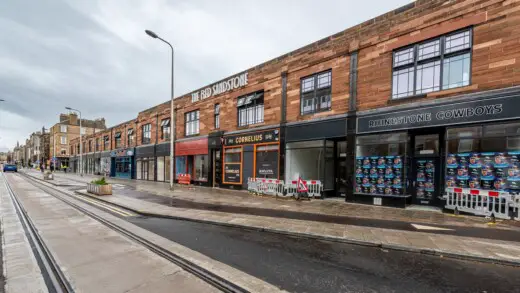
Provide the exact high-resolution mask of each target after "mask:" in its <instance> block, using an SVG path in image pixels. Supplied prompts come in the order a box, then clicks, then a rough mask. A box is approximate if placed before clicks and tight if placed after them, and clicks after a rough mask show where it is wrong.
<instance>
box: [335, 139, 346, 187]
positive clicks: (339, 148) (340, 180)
mask: <svg viewBox="0 0 520 293" xmlns="http://www.w3.org/2000/svg"><path fill="white" fill-rule="evenodd" d="M335 174H336V193H337V195H338V196H343V197H345V196H346V195H347V142H346V141H338V142H337V144H336V173H335Z"/></svg>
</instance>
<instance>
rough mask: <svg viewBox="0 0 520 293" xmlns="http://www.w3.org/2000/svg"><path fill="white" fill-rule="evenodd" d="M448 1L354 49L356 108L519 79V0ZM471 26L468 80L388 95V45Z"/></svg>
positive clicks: (514, 82)
mask: <svg viewBox="0 0 520 293" xmlns="http://www.w3.org/2000/svg"><path fill="white" fill-rule="evenodd" d="M453 3H454V4H453V5H448V4H447V5H444V6H442V7H439V8H438V9H437V10H436V12H434V13H429V14H425V15H422V16H418V17H416V18H414V19H411V20H409V21H407V22H403V23H401V24H400V25H396V26H392V27H391V28H390V29H389V31H388V32H387V34H386V35H388V36H395V37H393V38H388V39H386V40H384V41H382V42H374V43H373V44H371V45H369V46H366V47H365V48H362V49H361V50H360V51H359V64H358V65H359V66H358V110H368V109H374V108H380V107H385V106H388V105H395V104H405V103H409V102H416V101H418V100H427V99H438V98H445V97H450V96H453V95H456V94H461V93H469V92H475V91H482V90H489V89H494V88H503V87H510V86H514V85H518V84H519V82H520V78H519V74H518V70H519V69H520V67H519V65H520V64H519V63H517V58H519V57H520V47H519V46H518V42H519V40H520V3H519V2H516V1H469V0H467V1H453ZM470 26H473V55H472V68H471V84H470V85H469V86H466V87H461V88H456V89H450V90H444V91H438V92H433V93H429V94H427V95H426V97H425V98H419V99H404V100H400V101H396V100H394V101H392V100H391V95H392V93H391V85H392V50H394V49H396V48H400V47H403V46H406V45H410V44H414V43H417V42H420V41H422V40H426V39H429V38H432V37H436V36H440V35H443V34H446V33H449V32H452V31H455V30H457V29H461V28H466V27H470ZM383 36H384V35H383ZM381 38H383V37H381Z"/></svg>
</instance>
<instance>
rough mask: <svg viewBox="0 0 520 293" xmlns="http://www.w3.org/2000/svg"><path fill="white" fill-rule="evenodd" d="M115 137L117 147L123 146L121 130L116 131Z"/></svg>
mask: <svg viewBox="0 0 520 293" xmlns="http://www.w3.org/2000/svg"><path fill="white" fill-rule="evenodd" d="M114 138H115V140H116V149H118V148H120V147H121V132H116V134H115V135H114Z"/></svg>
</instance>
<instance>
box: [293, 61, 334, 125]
mask: <svg viewBox="0 0 520 293" xmlns="http://www.w3.org/2000/svg"><path fill="white" fill-rule="evenodd" d="M300 85H301V86H300V105H301V109H300V112H301V114H302V115H305V114H311V113H316V112H321V111H329V110H330V109H331V91H332V71H330V70H329V71H326V72H321V73H317V74H314V75H311V76H307V77H304V78H302V79H301V81H300Z"/></svg>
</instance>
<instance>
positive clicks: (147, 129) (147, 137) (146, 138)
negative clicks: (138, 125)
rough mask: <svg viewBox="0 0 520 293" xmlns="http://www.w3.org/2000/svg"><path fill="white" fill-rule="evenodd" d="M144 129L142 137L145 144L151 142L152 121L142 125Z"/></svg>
mask: <svg viewBox="0 0 520 293" xmlns="http://www.w3.org/2000/svg"><path fill="white" fill-rule="evenodd" d="M142 130H143V133H142V137H141V141H142V143H143V144H148V143H150V142H151V139H152V125H151V124H150V123H148V124H145V125H143V126H142Z"/></svg>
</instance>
